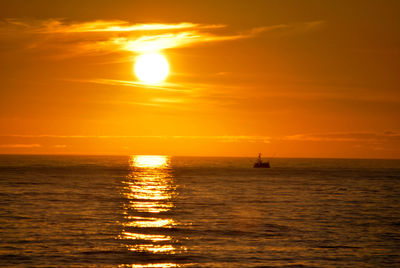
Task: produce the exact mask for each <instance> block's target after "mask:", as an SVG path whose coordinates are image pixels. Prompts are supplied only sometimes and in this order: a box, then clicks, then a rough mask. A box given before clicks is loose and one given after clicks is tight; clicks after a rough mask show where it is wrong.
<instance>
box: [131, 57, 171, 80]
mask: <svg viewBox="0 0 400 268" xmlns="http://www.w3.org/2000/svg"><path fill="white" fill-rule="evenodd" d="M168 72H169V65H168V61H167V59H166V58H165V57H164V56H163V55H161V54H159V53H150V54H143V55H140V56H139V57H138V58H137V59H136V63H135V74H136V76H137V77H138V78H139V80H140V81H142V82H144V83H146V84H157V83H160V82H162V81H163V80H164V79H165V78H166V77H167V75H168Z"/></svg>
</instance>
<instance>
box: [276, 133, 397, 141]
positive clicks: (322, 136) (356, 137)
mask: <svg viewBox="0 0 400 268" xmlns="http://www.w3.org/2000/svg"><path fill="white" fill-rule="evenodd" d="M283 140H291V141H317V142H318V141H329V142H330V141H337V142H359V141H364V142H377V141H400V132H395V131H387V132H383V133H378V132H338V133H315V134H296V135H290V136H285V137H284V138H283Z"/></svg>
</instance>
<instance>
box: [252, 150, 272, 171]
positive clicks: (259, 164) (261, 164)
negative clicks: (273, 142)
mask: <svg viewBox="0 0 400 268" xmlns="http://www.w3.org/2000/svg"><path fill="white" fill-rule="evenodd" d="M253 167H254V168H270V167H271V165H270V164H269V161H267V162H263V161H262V159H261V153H259V154H258V159H257V162H255V163H254V166H253Z"/></svg>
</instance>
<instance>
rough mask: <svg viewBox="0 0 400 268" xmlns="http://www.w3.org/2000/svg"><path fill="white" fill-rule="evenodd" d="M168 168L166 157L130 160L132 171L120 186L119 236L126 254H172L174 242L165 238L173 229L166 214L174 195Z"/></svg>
mask: <svg viewBox="0 0 400 268" xmlns="http://www.w3.org/2000/svg"><path fill="white" fill-rule="evenodd" d="M169 164H170V158H169V157H168V156H159V155H157V156H153V155H152V156H148V155H137V156H132V157H131V159H130V167H131V170H132V171H131V173H130V174H129V175H128V176H127V177H126V179H125V181H124V182H123V183H124V188H123V192H122V194H123V196H124V198H125V200H126V201H125V203H124V215H125V220H124V222H123V230H122V232H121V234H120V239H121V240H122V241H123V243H124V245H125V247H126V248H127V249H128V250H130V251H134V252H148V253H153V254H175V253H176V250H177V249H176V247H175V245H174V244H175V242H176V241H174V238H173V237H171V235H170V234H169V233H168V234H167V230H168V229H170V228H172V227H173V226H174V225H176V223H175V222H174V220H173V219H172V218H171V217H170V216H169V214H168V211H170V210H171V209H173V207H174V203H173V202H172V198H173V196H174V195H175V194H176V189H175V184H174V181H173V177H172V175H171V172H170V168H169ZM139 267H142V266H139ZM143 267H149V266H143ZM157 267H158V266H157ZM160 267H164V266H160Z"/></svg>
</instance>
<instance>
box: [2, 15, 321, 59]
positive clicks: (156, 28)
mask: <svg viewBox="0 0 400 268" xmlns="http://www.w3.org/2000/svg"><path fill="white" fill-rule="evenodd" d="M320 24H321V22H307V23H303V25H302V27H299V26H298V25H290V24H279V25H270V26H261V27H255V28H251V29H248V30H245V31H241V32H232V33H230V34H227V33H226V32H229V28H228V27H227V25H223V24H199V23H191V22H181V23H140V24H132V23H129V22H127V21H120V20H109V21H106V20H97V21H89V22H81V23H68V22H66V21H62V20H56V19H51V20H45V21H23V20H18V19H8V20H5V21H3V22H2V23H0V31H1V32H5V31H6V32H10V31H11V32H19V33H20V34H21V33H25V34H30V35H36V38H37V39H38V40H40V41H41V42H39V43H36V45H35V44H31V45H30V47H42V45H43V42H44V43H52V42H53V43H58V44H59V45H64V46H74V45H75V46H78V47H79V49H80V52H82V51H107V52H115V51H128V52H133V53H143V52H153V51H161V50H165V49H171V48H177V47H183V46H192V45H196V44H200V43H213V42H222V41H233V40H237V39H244V38H251V37H255V36H257V35H260V34H262V33H264V32H268V31H274V30H281V29H291V28H301V29H306V30H307V29H311V28H315V27H316V26H315V25H320ZM221 30H223V32H225V33H221Z"/></svg>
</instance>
